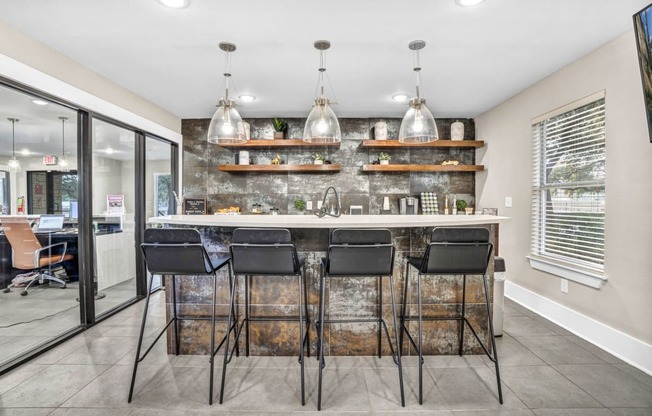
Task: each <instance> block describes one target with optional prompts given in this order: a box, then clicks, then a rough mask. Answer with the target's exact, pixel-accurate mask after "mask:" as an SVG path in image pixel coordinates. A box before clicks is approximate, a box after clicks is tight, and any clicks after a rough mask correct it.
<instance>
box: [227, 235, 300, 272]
mask: <svg viewBox="0 0 652 416" xmlns="http://www.w3.org/2000/svg"><path fill="white" fill-rule="evenodd" d="M230 250H231V259H232V262H233V272H234V273H236V274H257V275H265V274H269V275H283V274H295V273H297V272H298V271H299V268H300V264H299V258H298V256H297V250H296V248H295V247H294V244H292V236H291V235H290V230H288V229H279V228H236V229H235V230H233V242H232V244H231V247H230Z"/></svg>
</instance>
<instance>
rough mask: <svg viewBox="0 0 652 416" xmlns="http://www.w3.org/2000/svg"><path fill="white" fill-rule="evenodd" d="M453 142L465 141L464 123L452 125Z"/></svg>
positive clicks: (457, 122) (458, 122)
mask: <svg viewBox="0 0 652 416" xmlns="http://www.w3.org/2000/svg"><path fill="white" fill-rule="evenodd" d="M451 140H464V123H462V122H461V121H456V122H455V123H453V124H451Z"/></svg>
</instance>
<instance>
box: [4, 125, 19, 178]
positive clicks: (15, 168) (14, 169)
mask: <svg viewBox="0 0 652 416" xmlns="http://www.w3.org/2000/svg"><path fill="white" fill-rule="evenodd" d="M7 120H9V121H11V159H9V162H8V163H7V169H8V170H9V173H18V172H20V162H19V161H18V159H16V123H18V122H19V121H20V120H18V119H17V118H13V117H9V118H7Z"/></svg>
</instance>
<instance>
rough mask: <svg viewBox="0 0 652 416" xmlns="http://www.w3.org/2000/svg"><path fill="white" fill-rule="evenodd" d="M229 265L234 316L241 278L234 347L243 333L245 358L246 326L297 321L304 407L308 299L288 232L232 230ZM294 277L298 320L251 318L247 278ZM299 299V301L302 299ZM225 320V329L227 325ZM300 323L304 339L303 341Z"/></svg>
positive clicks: (226, 352) (271, 317) (248, 229)
mask: <svg viewBox="0 0 652 416" xmlns="http://www.w3.org/2000/svg"><path fill="white" fill-rule="evenodd" d="M230 251H231V259H232V263H233V275H234V282H233V283H234V284H233V286H232V287H231V297H230V312H231V316H233V314H234V306H233V305H234V301H235V292H236V286H237V277H238V275H243V276H244V277H245V293H244V298H245V316H244V319H243V320H242V323H240V326H239V327H238V329H237V331H236V333H235V339H234V343H235V344H236V345H237V344H238V339H239V338H240V333H241V332H242V329H243V327H244V330H245V351H246V356H249V326H250V323H251V322H270V321H297V322H299V363H300V364H301V405H305V404H306V399H305V383H304V378H305V376H304V348H307V349H308V356H310V339H309V336H308V329H309V327H310V318H309V315H308V295H307V291H306V289H305V288H306V276H305V272H304V264H303V263H304V262H303V260H302V259H299V256H298V255H297V250H296V248H295V246H294V244H292V238H291V236H290V231H289V230H287V229H275V228H236V229H235V230H234V231H233V240H232V244H231V247H230ZM252 275H255V276H288V275H290V276H297V277H298V279H297V280H298V281H299V316H251V312H250V310H249V309H250V308H249V306H250V305H249V299H250V296H251V293H250V291H251V284H250V283H251V282H250V280H251V276H252ZM302 297H303V299H302ZM231 316H229V321H228V322H229V326H230V325H231ZM304 322H305V325H306V328H305V334H306V335H305V337H304V327H303V325H304ZM229 335H230V333H229V334H227V335H226V347H225V350H224V366H223V367H222V386H221V388H220V404H221V403H222V402H223V399H224V385H225V381H226V365H227V363H228V360H229V358H228V351H229V342H230V340H229Z"/></svg>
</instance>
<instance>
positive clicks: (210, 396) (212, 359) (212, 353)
mask: <svg viewBox="0 0 652 416" xmlns="http://www.w3.org/2000/svg"><path fill="white" fill-rule="evenodd" d="M216 303H217V274H216V273H213V301H212V302H211V348H210V353H209V354H210V357H209V359H208V361H209V362H210V365H211V371H210V379H209V383H208V386H209V387H208V404H209V405H212V404H213V375H214V371H215V353H216V351H215V304H216ZM229 314H230V312H229ZM226 330H227V332H231V327H230V326H228V327H226ZM227 350H228V347H227Z"/></svg>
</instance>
